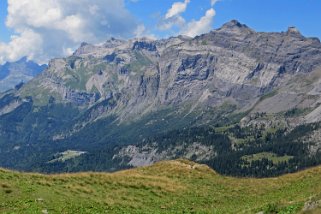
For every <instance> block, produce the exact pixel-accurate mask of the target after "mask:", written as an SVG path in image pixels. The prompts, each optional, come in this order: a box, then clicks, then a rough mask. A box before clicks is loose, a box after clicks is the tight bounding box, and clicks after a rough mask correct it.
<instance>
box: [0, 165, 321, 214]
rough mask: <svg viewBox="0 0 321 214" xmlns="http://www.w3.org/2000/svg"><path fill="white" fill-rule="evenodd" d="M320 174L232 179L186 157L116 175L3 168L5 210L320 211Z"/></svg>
mask: <svg viewBox="0 0 321 214" xmlns="http://www.w3.org/2000/svg"><path fill="white" fill-rule="evenodd" d="M320 176H321V169H320V167H317V168H312V169H309V170H305V171H302V172H299V173H295V174H289V175H285V176H282V177H278V178H270V179H242V178H232V177H224V176H221V175H219V174H217V173H215V172H214V171H212V170H211V169H210V168H208V167H207V166H205V165H199V164H195V163H193V162H189V161H185V160H178V161H167V162H160V163H157V164H155V165H153V166H150V167H144V168H137V169H133V170H128V171H121V172H117V173H113V174H105V173H80V174H62V175H50V176H48V175H40V174H24V173H18V172H11V171H6V170H1V171H0V178H1V180H0V192H2V193H1V194H0V199H1V203H0V211H1V213H12V212H18V213H20V212H24V213H35V212H37V213H40V212H48V213H75V212H77V213H110V212H112V213H127V212H130V213H151V212H152V213H182V212H186V213H258V212H260V211H264V213H313V212H314V213H318V212H319V211H320V210H321V207H320V206H321V204H320V201H321V195H320V193H321V186H320V182H319V180H320ZM66 190H67V191H66ZM302 210H305V211H304V212H303V211H302Z"/></svg>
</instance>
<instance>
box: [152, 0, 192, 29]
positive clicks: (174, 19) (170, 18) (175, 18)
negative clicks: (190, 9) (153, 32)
mask: <svg viewBox="0 0 321 214" xmlns="http://www.w3.org/2000/svg"><path fill="white" fill-rule="evenodd" d="M189 3H190V0H185V1H184V2H174V3H173V4H172V6H171V8H170V9H169V10H168V11H167V13H166V15H165V17H164V18H163V19H162V20H161V22H160V24H159V25H158V29H159V30H162V31H166V30H170V29H171V28H172V27H174V26H177V27H179V28H181V27H183V26H184V25H185V19H184V18H183V17H182V16H181V14H182V13H184V12H185V11H186V9H187V5H188V4H189Z"/></svg>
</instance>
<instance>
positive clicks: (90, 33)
mask: <svg viewBox="0 0 321 214" xmlns="http://www.w3.org/2000/svg"><path fill="white" fill-rule="evenodd" d="M6 25H7V26H8V27H9V28H11V29H12V30H13V31H14V32H15V35H13V36H12V37H11V41H10V42H9V43H0V63H3V62H5V61H14V60H17V59H19V58H21V57H23V56H27V57H28V58H29V59H33V60H35V61H37V62H40V63H43V62H47V61H48V60H49V59H50V58H53V57H59V56H62V55H66V54H70V53H71V52H72V50H74V49H75V48H76V47H77V46H78V45H79V43H81V42H89V43H100V42H103V41H105V40H106V39H107V38H108V37H111V36H116V37H122V38H127V37H132V36H135V33H137V30H138V28H139V25H138V24H137V22H136V21H135V18H134V17H132V15H131V14H130V13H129V12H128V10H127V9H126V8H125V3H124V0H46V1H43V0H8V16H7V21H6Z"/></svg>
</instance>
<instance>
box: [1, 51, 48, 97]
mask: <svg viewBox="0 0 321 214" xmlns="http://www.w3.org/2000/svg"><path fill="white" fill-rule="evenodd" d="M46 68H47V65H38V64H37V63H35V62H33V61H31V60H28V59H27V57H23V58H21V59H20V60H18V61H16V62H7V63H5V64H4V65H0V92H3V91H6V90H9V89H13V88H14V87H15V86H16V85H18V84H19V83H21V82H23V83H26V82H28V81H29V80H31V79H32V78H33V77H35V76H37V75H38V74H39V73H41V72H42V71H43V70H45V69H46Z"/></svg>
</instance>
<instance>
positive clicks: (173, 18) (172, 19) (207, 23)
mask: <svg viewBox="0 0 321 214" xmlns="http://www.w3.org/2000/svg"><path fill="white" fill-rule="evenodd" d="M218 1H220V0H210V2H211V8H210V9H208V10H207V11H206V13H205V15H204V16H203V17H201V18H200V19H199V20H192V21H190V22H186V20H185V19H184V18H183V17H182V15H181V14H182V13H184V12H185V11H186V9H187V6H188V4H189V3H190V0H185V1H184V2H175V3H174V4H173V5H172V6H171V8H170V9H169V10H168V11H167V13H166V15H165V16H164V18H163V19H162V21H161V22H160V24H159V26H158V29H159V30H161V31H168V30H173V29H174V27H177V28H178V31H177V32H178V33H179V34H182V35H186V36H190V37H194V36H196V35H199V34H203V33H206V32H208V31H210V30H211V29H212V25H213V19H214V16H215V14H216V12H215V10H214V8H213V7H214V5H215V4H216V3H217V2H218Z"/></svg>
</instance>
